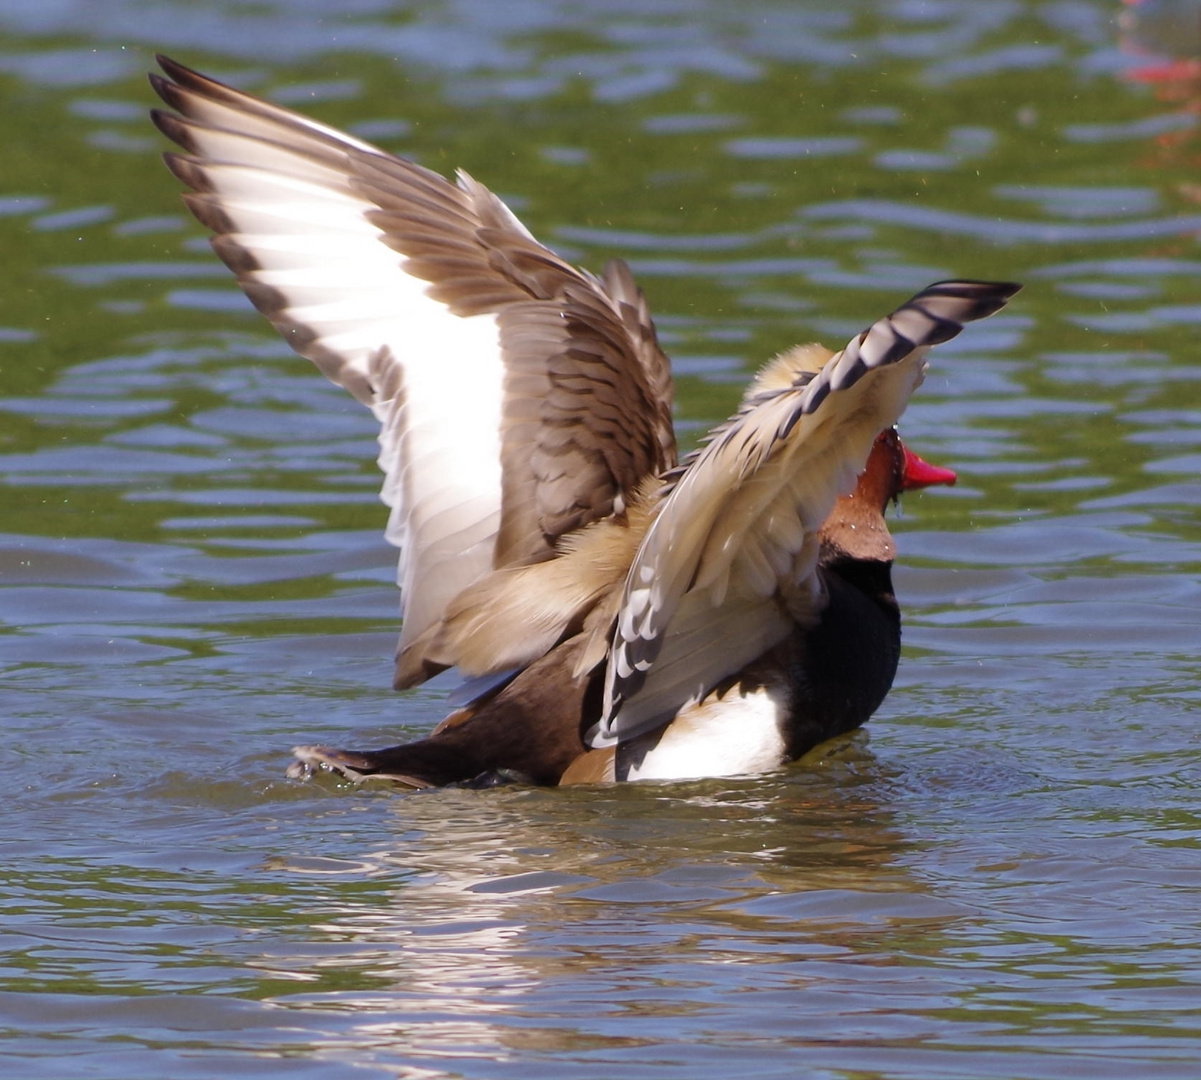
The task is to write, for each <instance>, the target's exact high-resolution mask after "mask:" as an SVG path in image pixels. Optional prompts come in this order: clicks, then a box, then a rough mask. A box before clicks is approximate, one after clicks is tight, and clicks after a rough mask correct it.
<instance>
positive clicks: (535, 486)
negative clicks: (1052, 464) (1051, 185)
mask: <svg viewBox="0 0 1201 1080" xmlns="http://www.w3.org/2000/svg"><path fill="white" fill-rule="evenodd" d="M160 63H161V65H162V68H163V71H164V72H165V73H166V75H167V78H163V77H162V76H159V75H152V76H151V81H152V82H153V85H154V88H155V90H156V91H157V92H158V94H159V96H160V97H161V98H162V99H163V101H165V102H166V103H167V105H168V106H170V109H171V110H172V111H162V110H156V111H155V112H154V120H155V123H156V124H157V125H158V127H159V128H160V130H162V131H163V133H164V134H166V135H167V136H168V137H169V138H170V139H172V140H174V141H175V142H176V143H177V144H178V145H179V146H180V147H182V149H183V151H184V152H183V153H182V154H180V153H170V154H167V155H166V160H167V163H168V165H169V166H170V168H171V171H172V172H173V173H174V174H175V175H176V176H177V177H178V178H179V179H180V180H181V181H182V182H183V183H184V184H186V185H187V187H189V188H190V189H191V191H190V192H189V193H187V194H186V195H185V196H184V199H185V200H186V202H187V204H188V206H189V207H190V208H191V210H192V212H193V213H194V214H195V215H196V217H197V218H198V219H199V220H200V222H201V223H202V224H204V225H205V226H207V227H208V228H209V229H211V230H212V232H213V238H212V244H213V248H214V249H215V250H216V252H217V254H218V255H219V256H220V257H221V258H222V259H223V260H224V261H225V263H226V264H227V265H228V266H229V268H230V269H231V270H232V271H233V272H234V274H235V275H236V276H237V279H238V282H239V284H240V285H241V286H242V288H243V290H244V291H245V292H246V295H247V296H248V297H249V298H250V300H251V301H252V302H253V303H254V304H255V306H256V307H257V308H258V309H259V310H260V311H261V312H263V314H265V315H266V316H267V317H268V318H269V319H270V320H271V321H272V322H273V323H274V324H275V326H276V327H277V328H278V329H279V331H280V332H281V333H282V334H283V335H284V337H285V339H286V340H287V341H288V343H289V344H290V345H291V346H292V347H293V348H294V349H295V350H296V351H297V352H298V353H300V354H301V355H302V356H306V357H308V358H309V359H310V360H312V361H313V362H314V363H315V364H316V365H317V367H318V368H320V369H321V371H322V372H324V373H325V375H326V376H328V377H329V378H330V379H332V380H333V381H334V382H337V383H340V384H341V385H342V386H344V387H345V388H346V389H347V390H349V391H350V392H351V393H352V394H353V395H354V396H355V397H356V398H358V399H359V401H361V402H363V404H365V405H366V406H368V407H369V408H370V409H371V410H372V411H373V412H374V413H375V415H376V418H377V419H378V420H379V422H380V425H381V431H380V455H379V463H380V466H381V468H382V469H383V472H384V475H385V481H384V486H383V495H382V497H383V500H384V502H385V503H387V505H388V506H389V507H390V508H391V515H390V517H389V521H388V527H387V537H388V539H389V540H390V541H392V543H394V544H395V545H396V546H397V547H399V548H400V569H399V577H398V580H399V583H400V587H401V594H402V599H403V605H404V623H403V628H402V631H401V635H400V643H399V646H398V650H397V658H396V678H395V684H396V686H397V688H406V687H411V686H415V685H417V684H419V683H421V682H423V681H424V680H426V679H428V678H430V677H431V676H433V675H435V674H436V673H438V672H441V671H443V670H445V669H447V668H450V667H457V668H458V670H459V672H460V673H461V674H462V675H463V676H464V678H465V679H466V680H467V682H466V684H465V687H466V693H465V695H464V701H465V704H464V705H463V707H461V708H459V709H457V710H456V711H455V712H453V713H451V715H450V716H449V717H447V719H446V720H444V721H443V722H442V723H441V724H440V725H439V726H438V727H437V728H436V729H435V730H434V731H433V733H432V734H430V735H429V736H428V737H426V738H424V739H420V740H418V741H415V742H411V743H407V744H404V745H401V746H394V747H389V748H387V749H384V750H375V751H349V750H335V749H331V748H327V747H322V746H303V747H297V748H296V750H295V754H296V757H297V759H298V760H297V762H296V763H294V765H293V768H292V770H291V772H292V774H293V775H303V774H305V773H307V771H308V770H310V769H312V768H313V767H315V766H325V767H328V768H331V769H334V770H336V771H337V772H339V773H342V774H343V775H345V776H348V777H351V778H354V779H362V778H366V777H382V778H386V779H391V780H395V781H399V782H401V783H405V784H410V785H414V786H429V785H439V784H448V783H455V782H468V781H481V782H482V781H483V780H486V779H489V778H495V777H499V778H518V779H522V780H526V781H530V782H534V783H540V784H555V783H567V782H593V781H604V780H635V779H646V778H659V779H675V778H686V777H712V776H733V775H739V774H752V773H759V772H763V771H766V770H769V769H775V768H778V767H779V766H781V765H782V764H784V763H785V762H787V761H790V760H792V759H795V758H797V757H799V756H800V755H801V754H803V753H805V752H806V751H807V750H809V749H811V748H812V747H814V746H815V745H817V744H818V743H820V742H822V741H824V740H826V739H829V738H831V737H832V736H835V735H838V734H841V733H843V732H846V731H850V730H851V729H853V728H855V727H858V726H859V725H860V724H862V723H863V722H864V721H865V720H867V719H868V717H870V716H871V714H872V713H873V712H874V711H875V709H876V708H877V707H878V706H879V704H880V703H881V701H882V700H883V699H884V696H885V694H886V693H887V692H888V689H889V687H890V686H891V684H892V680H893V676H894V674H895V672H896V666H897V659H898V656H899V653H900V636H901V622H900V611H899V609H898V607H897V602H896V599H895V597H894V596H893V589H892V582H891V567H892V560H893V557H894V554H895V548H894V545H893V540H892V537H891V536H890V535H889V532H888V528H887V526H886V525H885V522H884V511H885V508H886V507H887V506H888V504H889V503H890V502H891V501H893V500H895V499H896V498H897V496H898V495H899V494H900V493H901V492H902V491H905V490H908V489H910V488H915V487H923V486H926V485H928V484H948V483H953V482H954V479H955V477H954V473H952V472H950V471H949V470H945V469H939V468H936V467H934V466H930V465H927V464H926V463H925V462H923V461H921V459H920V458H917V457H916V456H915V455H913V454H912V453H911V452H910V451H908V450H907V449H906V448H905V447H904V446H903V445H902V443H901V441H900V439H899V438H898V436H897V434H896V432H895V430H893V424H895V422H896V421H897V418H898V417H899V416H900V415H901V412H902V411H903V410H904V408H905V405H906V403H907V402H908V399H909V395H910V394H911V393H912V392H913V390H914V389H915V388H916V387H917V385H918V384H919V383H920V382H921V381H922V377H923V373H924V371H925V368H926V361H925V355H926V352H927V351H928V349H929V347H930V346H931V345H936V344H938V343H939V342H943V341H947V340H948V339H950V338H952V337H954V336H955V335H956V334H958V333H959V332H960V330H962V329H963V324H964V323H966V322H970V321H972V320H974V319H982V318H984V317H986V316H988V315H991V314H993V313H994V312H996V311H998V310H999V309H1000V308H1001V307H1003V306H1004V304H1005V303H1006V301H1007V300H1008V299H1009V298H1010V297H1011V296H1012V295H1013V294H1014V293H1015V292H1016V291H1017V289H1018V286H1016V285H1013V284H1007V283H991V282H980V281H944V282H939V283H938V284H935V285H931V286H929V287H928V288H926V289H923V290H922V291H921V292H920V293H918V294H917V295H916V296H915V297H913V299H911V300H909V301H907V302H906V303H904V304H902V305H901V306H900V307H899V308H898V309H897V310H896V311H894V312H893V313H892V314H891V315H889V316H887V317H886V318H883V319H880V320H879V321H877V322H875V323H873V324H872V325H871V326H870V327H869V328H868V329H867V330H865V331H864V332H863V333H861V334H859V335H858V336H857V337H855V338H854V339H853V340H852V341H851V342H850V343H849V344H847V345H846V346H845V347H844V348H843V349H842V351H841V352H838V353H831V352H830V351H829V350H828V349H825V348H823V347H822V346H820V345H806V346H800V347H797V348H794V349H792V350H790V351H789V352H787V353H785V354H783V355H782V356H780V357H778V358H777V359H776V360H774V361H773V362H772V363H771V364H769V365H768V366H767V367H766V368H765V369H764V370H763V371H762V372H761V373H760V374H759V376H758V377H757V378H756V379H755V380H754V381H753V382H752V383H751V385H750V388H749V389H748V390H747V392H746V394H745V396H744V398H743V400H742V404H741V406H740V407H739V409H738V411H737V412H736V413H735V414H734V415H733V416H732V417H730V419H728V420H727V421H725V422H724V423H722V424H720V425H719V426H718V427H717V428H715V429H714V430H713V431H712V432H711V433H710V434H709V436H708V437H707V439H706V440H704V442H703V443H702V445H701V447H700V449H698V450H696V451H695V452H694V453H692V454H690V455H688V456H687V457H685V458H684V460H683V461H677V457H676V442H675V436H674V433H673V430H672V420H671V402H672V383H671V373H670V369H669V365H668V360H667V357H666V356H665V355H664V354H663V352H662V350H661V349H660V348H659V344H658V341H657V339H656V335H655V327H654V323H653V322H652V321H651V317H650V313H649V311H648V309H647V305H646V302H645V300H644V299H643V296H642V293H641V291H640V290H639V289H638V287H637V285H635V283H634V281H633V278H632V276H631V274H630V270H629V268H628V267H627V266H626V265H625V264H624V263H622V262H613V263H611V264H610V265H609V266H608V268H607V269H606V270H605V273H604V275H603V276H602V277H599V278H598V277H594V276H593V275H591V274H589V273H587V272H584V271H581V270H577V269H575V268H574V267H572V266H570V265H568V264H567V263H565V262H564V261H563V260H562V259H560V258H559V257H558V256H557V255H555V254H554V253H553V252H552V251H550V250H548V249H547V248H545V247H543V246H542V245H541V244H540V243H538V241H537V240H535V239H534V238H533V236H531V235H530V233H529V232H528V231H527V230H526V229H525V227H524V226H523V225H522V224H521V223H520V222H519V221H518V220H517V218H516V217H514V216H513V214H512V213H511V212H510V211H509V209H508V208H507V207H506V206H505V205H504V204H503V203H502V202H501V201H500V200H499V199H498V198H497V197H496V196H495V195H493V194H492V193H491V192H490V191H488V190H487V188H485V187H483V186H482V185H480V184H479V183H477V182H476V181H475V180H473V179H472V178H471V177H470V176H468V175H467V174H466V173H463V172H460V173H459V174H458V176H457V182H456V183H451V182H449V181H448V180H446V179H445V178H444V177H442V176H440V175H438V174H437V173H433V172H431V171H429V170H428V169H425V168H422V167H421V166H418V165H415V164H412V163H411V162H408V161H404V160H402V159H399V158H397V157H394V156H393V155H391V154H388V153H385V152H384V151H382V150H379V149H377V148H376V147H374V146H371V145H370V144H368V143H365V142H362V141H360V140H359V139H356V138H353V137H351V136H349V135H345V134H343V133H341V132H339V131H336V130H334V129H332V128H329V127H326V126H324V125H323V124H319V123H317V122H316V121H313V120H309V119H307V118H305V117H303V116H300V115H298V114H296V113H294V112H291V111H289V110H287V109H283V108H280V107H279V106H276V105H271V104H269V103H267V102H265V101H262V100H260V99H258V98H256V97H252V96H250V95H248V94H245V93H242V92H241V91H238V90H234V89H232V88H230V87H228V86H225V85H223V84H221V83H219V82H215V81H214V80H212V79H209V78H207V77H205V76H204V75H201V74H198V73H197V72H195V71H191V70H189V69H188V68H186V67H183V66H182V65H180V64H177V63H175V62H174V61H171V60H167V59H163V58H160Z"/></svg>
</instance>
